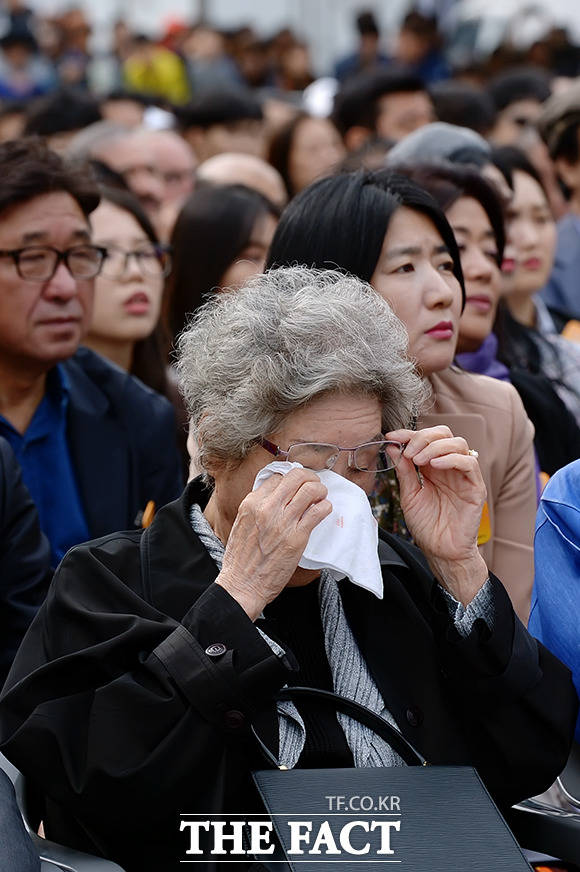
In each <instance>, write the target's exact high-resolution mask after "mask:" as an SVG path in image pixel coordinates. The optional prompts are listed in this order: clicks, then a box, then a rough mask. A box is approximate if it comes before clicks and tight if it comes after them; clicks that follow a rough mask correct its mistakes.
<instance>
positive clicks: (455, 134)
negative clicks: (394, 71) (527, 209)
mask: <svg viewBox="0 0 580 872" xmlns="http://www.w3.org/2000/svg"><path fill="white" fill-rule="evenodd" d="M441 162H444V163H452V164H467V165H473V166H476V167H479V169H480V170H481V174H482V175H483V176H485V177H486V178H488V179H490V180H491V181H492V182H493V184H494V186H495V187H496V188H497V189H498V192H499V194H500V196H501V197H502V199H503V200H504V201H505V202H506V203H507V202H509V200H511V197H512V191H511V189H510V187H509V185H508V184H507V182H506V180H505V178H504V176H503V175H502V173H501V172H500V170H499V169H498V168H497V167H496V165H495V164H494V163H493V161H492V149H491V146H490V144H489V143H488V142H487V141H486V140H485V139H484V138H483V136H481V135H480V134H479V133H477V132H476V131H475V130H471V129H469V128H467V127H461V126H457V125H455V124H448V123H446V122H445V121H435V122H433V124H426V125H425V126H424V127H421V128H420V129H419V130H415V131H414V132H413V133H410V134H409V135H408V136H406V137H405V138H404V139H402V140H401V141H400V142H398V143H397V144H396V145H395V146H394V147H393V148H392V149H391V150H390V152H389V154H388V155H387V159H386V161H385V164H386V165H387V166H388V167H391V168H392V169H398V168H399V167H401V166H402V167H413V166H416V165H418V164H426V163H441Z"/></svg>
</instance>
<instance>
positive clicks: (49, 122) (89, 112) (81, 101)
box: [24, 88, 102, 136]
mask: <svg viewBox="0 0 580 872" xmlns="http://www.w3.org/2000/svg"><path fill="white" fill-rule="evenodd" d="M101 120H102V115H101V110H100V108H99V103H98V101H97V100H96V99H95V98H94V97H92V96H91V95H90V94H86V93H84V92H83V91H75V90H73V89H72V88H65V89H63V90H60V91H56V92H54V93H52V94H48V95H47V96H46V97H41V98H40V99H39V100H36V101H35V102H34V103H33V105H32V106H31V108H30V111H29V113H28V118H27V120H26V125H25V127H24V133H25V134H26V135H30V134H36V135H37V136H51V135H53V134H55V133H65V132H68V131H71V130H80V129H81V128H83V127H88V126H89V124H95V122H97V121H101Z"/></svg>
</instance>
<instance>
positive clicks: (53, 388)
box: [0, 365, 89, 566]
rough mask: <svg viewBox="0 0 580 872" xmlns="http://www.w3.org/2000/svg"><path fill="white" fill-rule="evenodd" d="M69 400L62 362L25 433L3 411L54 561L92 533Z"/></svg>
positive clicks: (0, 420)
mask: <svg viewBox="0 0 580 872" xmlns="http://www.w3.org/2000/svg"><path fill="white" fill-rule="evenodd" d="M68 401H69V385H68V379H67V376H66V373H65V370H64V368H63V367H62V366H59V365H57V366H55V367H54V368H53V369H52V370H51V371H50V372H49V373H48V375H47V378H46V390H45V394H44V397H43V398H42V401H41V403H40V405H39V406H38V408H37V409H36V412H35V413H34V417H33V418H32V421H31V422H30V424H29V425H28V428H27V430H26V432H25V433H19V432H18V431H17V430H15V429H14V427H13V426H12V424H11V423H10V422H9V421H7V420H6V418H4V417H2V415H0V435H2V436H4V437H5V439H7V440H8V442H9V443H10V445H11V446H12V449H13V451H14V453H15V454H16V457H17V458H18V462H19V463H20V466H21V467H22V478H23V480H24V483H25V484H26V486H27V487H28V490H29V491H30V494H31V496H32V499H33V500H34V502H35V503H36V508H37V509H38V515H39V518H40V526H41V528H42V530H43V532H44V533H45V534H46V536H47V538H48V540H49V542H50V549H51V560H52V565H53V566H56V565H57V564H58V563H60V561H61V559H62V557H63V556H64V555H65V554H66V552H67V551H68V549H69V548H71V547H72V546H73V545H77V544H78V543H79V542H86V541H87V539H88V538H89V530H88V527H87V522H86V519H85V515H84V511H83V506H82V503H81V499H80V494H79V490H78V486H77V482H76V478H75V473H74V469H73V465H72V462H71V457H70V452H69V447H68V440H67V432H66V418H67V408H68Z"/></svg>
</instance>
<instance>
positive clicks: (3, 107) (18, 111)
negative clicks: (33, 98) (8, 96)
mask: <svg viewBox="0 0 580 872" xmlns="http://www.w3.org/2000/svg"><path fill="white" fill-rule="evenodd" d="M28 105H29V104H28V101H27V100H2V102H1V103H0V118H6V117H7V116H9V115H26V113H27V111H28Z"/></svg>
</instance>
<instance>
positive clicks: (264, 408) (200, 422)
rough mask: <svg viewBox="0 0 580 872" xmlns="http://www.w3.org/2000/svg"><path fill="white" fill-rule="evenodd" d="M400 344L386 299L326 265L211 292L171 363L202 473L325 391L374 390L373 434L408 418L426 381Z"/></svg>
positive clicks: (233, 458)
mask: <svg viewBox="0 0 580 872" xmlns="http://www.w3.org/2000/svg"><path fill="white" fill-rule="evenodd" d="M407 345H408V336H407V331H406V329H405V327H404V325H403V324H402V323H401V321H400V320H399V319H398V318H397V316H396V315H395V314H394V312H393V310H392V309H391V307H390V306H389V304H388V303H387V302H386V301H385V300H383V299H382V297H380V296H379V294H377V293H376V291H374V290H373V289H372V288H371V287H370V285H367V284H366V283H365V282H362V281H360V280H359V279H357V278H354V277H353V276H350V275H345V274H344V273H340V272H335V271H332V270H315V269H308V268H306V267H300V266H294V267H288V268H285V269H275V270H270V271H269V272H267V273H264V274H261V275H258V276H256V277H255V278H253V279H252V280H251V281H249V282H248V283H247V284H246V285H245V286H244V287H243V288H241V289H239V290H236V291H232V292H226V293H221V294H218V295H216V296H215V297H213V298H211V299H210V300H209V301H208V302H206V303H205V304H204V305H203V306H202V307H201V308H200V309H199V310H198V311H197V312H196V314H195V316H194V318H193V320H192V321H191V322H190V324H189V325H188V327H187V328H186V330H185V331H184V332H183V333H182V334H181V336H180V337H179V340H178V348H177V364H176V368H177V375H178V380H179V386H180V389H181V392H182V394H183V397H184V400H185V403H186V406H187V410H188V412H189V415H190V416H191V434H192V436H193V437H194V438H195V440H196V442H197V445H198V448H199V457H198V458H197V464H198V467H199V468H200V469H201V470H202V474H203V476H204V478H205V480H206V481H210V480H211V471H210V470H211V467H212V466H213V465H214V464H215V463H216V462H217V463H222V462H225V463H227V464H228V465H230V464H233V465H234V466H235V465H236V464H237V463H239V462H241V461H242V460H243V459H244V457H246V455H247V454H248V453H249V452H250V451H251V450H252V449H253V448H254V446H255V445H256V444H257V443H258V441H259V440H260V438H262V437H264V436H267V435H268V434H271V433H275V432H276V430H277V429H278V428H279V427H280V426H281V425H282V423H283V422H284V421H285V419H286V418H287V417H288V416H289V415H291V413H292V412H293V411H295V410H297V409H299V408H301V407H303V406H305V405H306V404H308V403H309V402H311V401H312V400H314V399H315V398H317V397H320V396H322V395H325V394H328V393H334V392H336V393H342V394H345V393H346V394H348V393H354V394H365V395H368V396H374V397H376V398H377V399H378V400H379V402H380V404H381V406H382V426H383V428H384V430H383V432H388V431H389V430H393V429H396V428H399V427H406V426H408V425H409V424H410V423H411V422H412V420H413V418H414V417H415V416H416V415H417V413H418V411H419V409H420V407H421V405H422V403H423V401H424V400H425V398H426V396H427V394H428V388H426V387H425V385H424V384H423V382H422V381H421V379H420V378H419V376H417V374H416V373H415V368H414V365H413V363H412V361H411V360H409V358H408V357H407Z"/></svg>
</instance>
